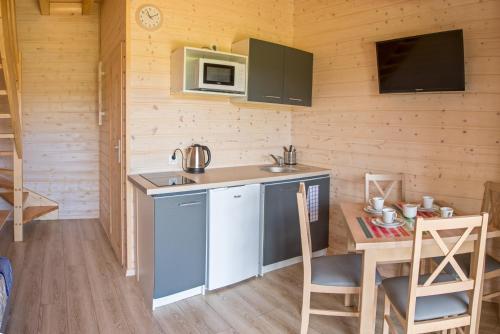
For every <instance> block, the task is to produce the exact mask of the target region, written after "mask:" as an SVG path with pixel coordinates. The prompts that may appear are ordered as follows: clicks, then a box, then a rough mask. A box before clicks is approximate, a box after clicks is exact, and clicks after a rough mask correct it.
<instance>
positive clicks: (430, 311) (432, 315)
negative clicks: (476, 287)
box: [382, 274, 469, 321]
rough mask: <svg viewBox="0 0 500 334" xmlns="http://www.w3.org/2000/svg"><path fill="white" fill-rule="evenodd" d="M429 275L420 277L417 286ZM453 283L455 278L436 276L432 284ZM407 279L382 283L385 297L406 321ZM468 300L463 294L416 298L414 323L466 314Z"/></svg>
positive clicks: (400, 278) (398, 278) (393, 279)
mask: <svg viewBox="0 0 500 334" xmlns="http://www.w3.org/2000/svg"><path fill="white" fill-rule="evenodd" d="M429 276H430V275H422V276H420V278H419V284H423V283H424V282H425V281H426V280H427V278H428V277H429ZM449 281H455V277H453V276H451V275H448V274H442V275H438V276H437V277H436V279H435V280H434V283H438V282H449ZM408 285H409V277H408V276H402V277H393V278H388V279H385V280H383V281H382V286H383V287H384V290H385V293H386V294H387V297H389V299H390V300H391V303H392V305H393V306H394V307H395V308H396V310H397V311H398V312H399V313H400V314H401V315H402V316H403V317H404V318H405V319H406V308H407V307H408ZM468 306H469V298H468V296H467V293H465V292H456V293H447V294H443V295H436V296H425V297H418V298H417V304H416V306H415V321H424V320H432V319H438V318H442V317H447V316H453V315H459V314H463V313H465V312H467V308H468Z"/></svg>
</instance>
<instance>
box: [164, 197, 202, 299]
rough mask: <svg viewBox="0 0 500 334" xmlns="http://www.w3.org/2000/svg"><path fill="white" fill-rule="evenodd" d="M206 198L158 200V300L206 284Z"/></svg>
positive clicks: (167, 198) (165, 198)
mask: <svg viewBox="0 0 500 334" xmlns="http://www.w3.org/2000/svg"><path fill="white" fill-rule="evenodd" d="M206 211H207V210H206V194H205V193H201V194H200V193H197V194H187V195H178V196H169V197H160V198H156V199H155V280H154V281H155V287H154V298H160V297H165V296H168V295H171V294H174V293H177V292H180V291H185V290H189V289H192V288H195V287H198V286H201V285H204V284H205V257H206V256H205V255H206Z"/></svg>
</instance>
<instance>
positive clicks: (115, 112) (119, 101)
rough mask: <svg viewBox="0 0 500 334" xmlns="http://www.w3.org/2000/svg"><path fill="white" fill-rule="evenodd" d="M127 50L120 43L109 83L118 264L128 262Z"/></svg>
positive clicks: (112, 207) (112, 233)
mask: <svg viewBox="0 0 500 334" xmlns="http://www.w3.org/2000/svg"><path fill="white" fill-rule="evenodd" d="M124 57H125V50H124V43H121V44H120V45H119V46H117V47H116V49H115V50H114V51H113V55H112V56H111V57H110V59H112V60H113V61H112V62H110V64H109V65H108V66H107V71H108V73H105V76H106V78H107V79H108V80H109V81H108V83H109V86H108V89H109V91H108V94H109V109H108V115H107V116H108V117H109V123H108V124H109V174H108V175H109V211H110V223H109V238H110V241H111V246H112V248H113V250H114V252H115V254H116V256H117V258H118V260H119V261H121V263H122V264H123V263H124V262H125V249H126V247H125V207H126V206H125V149H124V138H125V137H124V129H125V127H124V124H125V113H124V111H125V108H124V107H125V106H124V102H125V100H124V97H125V75H124V66H125V59H124Z"/></svg>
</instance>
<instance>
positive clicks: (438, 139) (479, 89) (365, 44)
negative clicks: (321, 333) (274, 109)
mask: <svg viewBox="0 0 500 334" xmlns="http://www.w3.org/2000/svg"><path fill="white" fill-rule="evenodd" d="M499 12H500V2H498V1H482V2H481V1H475V0H461V1H453V2H443V1H437V0H435V1H425V2H422V1H406V2H401V1H395V0H381V1H352V2H351V1H319V0H296V1H295V11H294V46H295V47H297V48H302V49H305V50H308V51H310V52H313V53H314V56H315V57H314V61H315V63H314V83H313V107H312V108H310V109H302V108H297V107H296V108H294V112H293V113H292V139H293V144H294V145H295V146H296V147H297V150H298V154H299V155H298V159H299V161H301V162H304V163H310V164H312V165H317V166H322V167H326V168H330V169H331V170H332V175H333V181H332V186H331V193H332V196H331V198H332V203H331V204H332V210H331V212H332V214H331V224H332V226H331V229H330V231H331V236H330V246H331V251H333V252H342V251H344V250H345V247H346V245H345V237H346V234H347V231H346V230H345V226H344V222H343V217H342V216H341V214H340V212H339V207H338V203H339V202H341V201H362V200H363V174H364V173H366V172H374V173H399V172H403V173H406V174H407V186H408V187H407V191H408V197H409V198H410V200H414V201H418V200H419V199H420V198H421V196H422V195H423V194H431V195H434V196H435V197H436V198H439V199H442V200H446V201H448V202H450V203H452V205H454V206H456V207H457V208H460V209H461V210H464V211H466V212H470V213H478V212H479V209H480V206H481V199H482V191H483V183H484V182H485V181H487V180H492V181H497V182H498V181H499V180H500V80H499V79H500V71H499V68H500V67H499V66H497V65H498V64H500V18H499V17H498V13H499ZM451 29H463V30H464V43H465V61H466V91H465V92H464V93H460V92H458V93H433V94H384V95H380V94H378V83H377V69H376V55H375V44H374V42H375V41H378V40H385V39H391V38H397V37H403V36H411V35H418V34H423V33H430V32H435V31H443V30H451ZM497 255H500V254H497Z"/></svg>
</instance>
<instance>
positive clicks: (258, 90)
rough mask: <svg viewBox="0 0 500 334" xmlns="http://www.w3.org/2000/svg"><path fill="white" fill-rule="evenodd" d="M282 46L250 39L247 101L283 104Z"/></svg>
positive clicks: (283, 51)
mask: <svg viewBox="0 0 500 334" xmlns="http://www.w3.org/2000/svg"><path fill="white" fill-rule="evenodd" d="M284 53H285V49H284V47H283V46H281V45H278V44H274V43H269V42H265V41H260V40H257V39H252V40H251V43H250V55H251V56H250V57H249V59H248V68H249V71H251V72H249V75H248V100H249V101H257V102H268V103H283V79H284V76H283V71H284V67H283V57H284Z"/></svg>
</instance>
